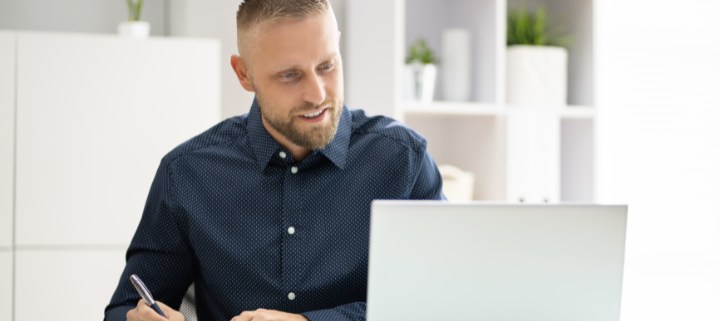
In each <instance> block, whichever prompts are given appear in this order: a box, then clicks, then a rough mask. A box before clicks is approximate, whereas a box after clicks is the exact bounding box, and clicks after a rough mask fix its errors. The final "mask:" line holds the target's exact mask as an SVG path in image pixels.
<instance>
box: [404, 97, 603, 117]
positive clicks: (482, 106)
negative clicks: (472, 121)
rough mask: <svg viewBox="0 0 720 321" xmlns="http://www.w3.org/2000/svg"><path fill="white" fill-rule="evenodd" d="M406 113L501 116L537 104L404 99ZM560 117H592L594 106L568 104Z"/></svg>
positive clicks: (559, 111) (561, 111)
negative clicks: (512, 104)
mask: <svg viewBox="0 0 720 321" xmlns="http://www.w3.org/2000/svg"><path fill="white" fill-rule="evenodd" d="M402 108H403V111H404V112H405V114H406V115H447V116H501V115H505V114H506V113H507V111H508V109H513V110H518V109H528V110H531V109H535V108H538V107H537V106H502V105H497V104H486V103H475V102H450V101H433V102H430V103H423V102H413V101H405V102H403V103H402ZM557 113H558V116H559V117H560V118H561V119H593V118H595V108H593V107H590V106H576V105H570V106H565V107H558V108H557Z"/></svg>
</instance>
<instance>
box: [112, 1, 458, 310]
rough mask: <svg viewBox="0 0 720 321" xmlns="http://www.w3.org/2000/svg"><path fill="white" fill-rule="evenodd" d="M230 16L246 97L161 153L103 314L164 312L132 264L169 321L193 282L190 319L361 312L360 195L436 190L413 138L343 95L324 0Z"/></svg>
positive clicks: (363, 206)
mask: <svg viewBox="0 0 720 321" xmlns="http://www.w3.org/2000/svg"><path fill="white" fill-rule="evenodd" d="M237 20H238V49H239V53H240V55H239V56H237V55H233V56H232V59H231V64H232V67H233V69H234V70H235V72H236V73H237V76H238V79H239V80H240V83H241V85H242V86H243V88H245V89H246V90H248V91H253V92H255V94H256V99H255V101H254V102H253V105H252V107H251V109H250V112H249V113H248V114H245V115H242V116H237V117H233V118H230V119H228V120H225V121H223V122H221V123H220V124H218V125H216V126H215V127H213V128H211V129H209V130H208V131H206V132H205V133H202V134H200V135H199V136H197V137H195V138H193V139H191V140H189V141H187V142H185V143H183V144H182V145H180V146H178V147H177V148H175V149H174V150H173V151H171V152H170V153H168V154H167V155H166V156H165V157H164V158H163V160H162V162H161V164H160V167H159V169H158V171H157V174H156V176H155V179H154V181H153V184H152V186H151V188H150V194H149V196H148V199H147V203H146V206H145V209H144V212H143V217H142V220H141V222H140V225H139V226H138V229H137V231H136V233H135V236H134V238H133V240H132V243H131V244H130V247H129V249H128V252H127V265H126V267H125V271H124V272H123V275H122V276H121V278H120V283H119V285H118V288H117V290H116V291H115V294H114V295H113V297H112V300H111V302H110V304H109V305H108V307H107V308H106V310H105V318H106V320H108V321H115V320H125V319H126V318H127V320H144V321H149V320H165V319H164V318H162V317H161V316H159V315H158V314H156V313H155V312H154V311H153V310H152V309H150V308H149V307H148V306H147V305H146V304H145V303H143V302H142V301H141V300H140V296H139V295H138V294H137V292H136V291H135V289H134V288H133V286H132V285H131V283H130V281H129V280H128V277H129V276H130V275H131V274H137V275H138V276H139V277H140V278H141V279H142V280H143V281H144V282H145V284H146V285H147V286H148V288H149V289H150V291H151V292H152V294H153V295H154V297H155V299H156V300H157V301H160V302H161V303H160V306H161V308H162V309H163V310H164V312H165V315H166V316H167V317H168V318H169V319H170V320H183V316H182V315H181V314H180V313H179V312H177V311H176V310H177V309H178V308H179V306H180V303H181V301H182V298H183V295H184V293H185V292H186V290H187V289H188V286H189V285H190V284H191V283H193V282H194V284H195V289H196V305H197V306H196V309H197V314H198V319H199V320H219V321H220V320H233V321H241V320H242V321H247V320H254V321H262V320H312V321H320V320H364V319H365V301H366V293H367V268H368V245H369V244H368V241H369V240H368V238H369V219H370V202H371V201H372V200H374V199H444V196H443V195H442V191H441V189H442V180H441V178H440V175H439V172H438V170H437V167H436V165H435V164H434V162H433V160H432V158H431V157H430V155H429V154H428V153H427V151H426V141H425V139H424V138H422V137H421V136H420V135H418V134H417V133H415V132H414V131H412V130H411V129H409V128H407V127H405V126H403V125H402V124H400V123H397V122H395V121H393V120H392V119H389V118H386V117H368V116H367V115H366V114H365V113H364V112H362V111H361V110H351V109H348V108H347V107H346V106H344V104H343V73H342V59H341V57H340V52H339V40H340V33H339V31H338V28H337V22H336V20H335V16H334V13H333V11H332V8H331V7H330V4H329V3H328V1H327V0H247V1H245V2H244V3H243V4H241V5H240V7H239V10H238V13H237ZM368 67H369V68H372V66H368ZM382 75H383V70H378V77H382ZM364 94H372V93H364Z"/></svg>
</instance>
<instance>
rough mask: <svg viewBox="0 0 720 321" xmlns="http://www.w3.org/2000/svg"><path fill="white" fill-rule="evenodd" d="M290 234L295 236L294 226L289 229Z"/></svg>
mask: <svg viewBox="0 0 720 321" xmlns="http://www.w3.org/2000/svg"><path fill="white" fill-rule="evenodd" d="M288 234H290V235H293V234H295V228H294V227H292V226H290V227H288Z"/></svg>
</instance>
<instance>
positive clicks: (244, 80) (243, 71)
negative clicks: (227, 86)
mask: <svg viewBox="0 0 720 321" xmlns="http://www.w3.org/2000/svg"><path fill="white" fill-rule="evenodd" d="M230 65H232V68H233V70H234V71H235V74H236V75H237V77H238V80H240V85H241V86H242V87H243V88H245V90H247V91H249V92H254V91H255V88H253V85H252V82H251V81H250V75H249V74H248V66H247V64H246V63H245V60H243V59H242V57H240V56H238V55H232V56H230Z"/></svg>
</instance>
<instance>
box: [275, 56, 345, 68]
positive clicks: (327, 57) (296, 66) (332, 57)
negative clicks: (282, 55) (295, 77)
mask: <svg viewBox="0 0 720 321" xmlns="http://www.w3.org/2000/svg"><path fill="white" fill-rule="evenodd" d="M339 56H340V54H339V53H332V54H330V55H328V56H326V57H325V58H324V59H322V60H320V61H321V62H326V61H329V60H333V59H335V58H337V57H339ZM297 69H300V65H293V66H286V67H282V68H278V69H277V71H275V72H274V73H281V72H285V71H289V70H297Z"/></svg>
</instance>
